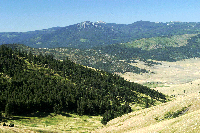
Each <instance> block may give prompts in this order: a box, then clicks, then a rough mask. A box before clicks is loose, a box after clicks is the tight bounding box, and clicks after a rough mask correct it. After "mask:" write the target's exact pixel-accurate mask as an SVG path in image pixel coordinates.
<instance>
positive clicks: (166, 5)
mask: <svg viewBox="0 0 200 133" xmlns="http://www.w3.org/2000/svg"><path fill="white" fill-rule="evenodd" d="M87 20H88V21H92V22H96V21H99V20H102V21H105V22H107V23H118V24H121V23H122V24H131V23H134V22H136V21H140V20H144V21H151V22H169V21H182V22H200V0H0V32H13V31H15V32H23V31H33V30H41V29H47V28H51V27H57V26H60V27H64V26H68V25H72V24H76V23H80V22H83V21H87Z"/></svg>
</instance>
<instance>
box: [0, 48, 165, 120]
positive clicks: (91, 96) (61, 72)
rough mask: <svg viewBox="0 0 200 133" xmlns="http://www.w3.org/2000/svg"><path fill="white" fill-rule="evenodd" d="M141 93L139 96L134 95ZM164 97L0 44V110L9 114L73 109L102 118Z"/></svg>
mask: <svg viewBox="0 0 200 133" xmlns="http://www.w3.org/2000/svg"><path fill="white" fill-rule="evenodd" d="M141 93H142V94H145V95H146V96H149V97H151V99H148V98H147V97H143V96H141V95H140V94H141ZM155 100H160V101H163V102H164V101H165V100H166V96H165V95H163V94H162V93H160V92H158V91H155V90H152V89H150V88H148V87H145V86H142V85H140V84H136V83H133V82H128V81H126V80H124V79H123V78H122V77H120V76H117V75H113V74H111V73H108V72H105V71H101V70H97V69H89V68H87V67H85V66H82V65H78V64H75V63H73V62H72V61H70V60H68V59H67V58H66V59H65V60H63V61H60V60H56V59H54V56H53V55H42V54H39V55H37V56H35V55H33V54H32V53H31V52H30V53H29V54H27V52H26V51H20V50H17V49H14V50H13V49H11V48H9V47H7V45H1V46H0V111H4V112H5V114H6V115H7V116H8V117H9V116H10V115H25V114H28V113H32V112H36V111H41V112H55V113H56V114H59V113H61V112H62V111H66V112H73V113H77V114H79V115H84V114H86V115H102V116H103V119H102V123H103V124H106V123H107V122H108V121H109V120H111V119H113V118H115V117H118V116H121V115H123V114H125V113H129V112H131V107H130V103H131V104H136V103H138V104H141V103H146V107H149V106H150V105H153V104H154V102H155Z"/></svg>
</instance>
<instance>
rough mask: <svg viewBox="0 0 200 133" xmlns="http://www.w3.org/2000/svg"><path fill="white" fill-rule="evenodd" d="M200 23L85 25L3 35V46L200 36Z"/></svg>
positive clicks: (77, 45)
mask: <svg viewBox="0 0 200 133" xmlns="http://www.w3.org/2000/svg"><path fill="white" fill-rule="evenodd" d="M199 31H200V23H195V22H188V23H187V22H167V23H156V22H150V21H137V22H134V23H132V24H116V23H106V22H102V21H98V22H90V21H84V22H81V23H77V24H74V25H69V26H66V27H53V28H49V29H44V30H37V31H30V32H20V33H17V32H1V33H0V42H1V43H2V44H12V43H20V44H25V45H27V46H30V47H34V48H55V47H73V48H84V49H85V48H86V49H87V48H92V47H95V46H105V45H110V44H116V43H126V42H130V41H134V40H136V39H141V38H150V37H157V36H172V35H181V34H196V33H198V32H199Z"/></svg>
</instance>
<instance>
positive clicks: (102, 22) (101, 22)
mask: <svg viewBox="0 0 200 133" xmlns="http://www.w3.org/2000/svg"><path fill="white" fill-rule="evenodd" d="M96 23H100V24H106V22H104V21H101V20H100V21H97V22H96Z"/></svg>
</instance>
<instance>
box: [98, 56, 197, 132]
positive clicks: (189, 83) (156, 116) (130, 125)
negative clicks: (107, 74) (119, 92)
mask: <svg viewBox="0 0 200 133" xmlns="http://www.w3.org/2000/svg"><path fill="white" fill-rule="evenodd" d="M161 63H162V65H155V66H153V67H149V66H146V65H144V63H143V62H139V61H138V63H135V64H132V65H135V66H138V67H139V68H145V69H147V70H150V71H151V72H155V74H150V73H149V74H142V75H138V74H132V73H125V74H119V75H121V76H122V77H124V78H125V79H127V80H130V81H134V82H138V83H142V84H145V85H147V86H150V87H152V88H153V89H156V90H158V91H160V92H162V93H164V94H167V95H169V96H170V95H173V97H172V98H173V100H172V101H170V102H167V103H163V104H160V105H157V106H153V107H150V108H146V109H143V110H139V111H135V112H132V113H129V114H126V115H123V116H122V117H119V118H116V119H113V120H111V121H110V122H108V124H107V125H106V126H105V127H103V128H101V129H98V130H96V131H95V132H134V133H135V132H136V133H147V132H148V133H149V132H162V133H170V132H178V133H179V132H180V133H183V132H191V133H194V132H200V124H199V123H200V93H199V92H200V73H199V72H200V59H188V60H185V61H178V62H161ZM169 66H170V67H169ZM148 82H149V83H148ZM150 82H151V84H150ZM157 82H158V83H157ZM152 83H153V84H152ZM159 86H162V87H159ZM174 96H175V97H174ZM182 109H183V110H185V109H187V110H185V112H184V113H183V114H182V115H179V116H178V117H176V118H173V117H171V118H168V117H167V116H169V115H168V114H173V113H176V112H178V111H180V110H182Z"/></svg>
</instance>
